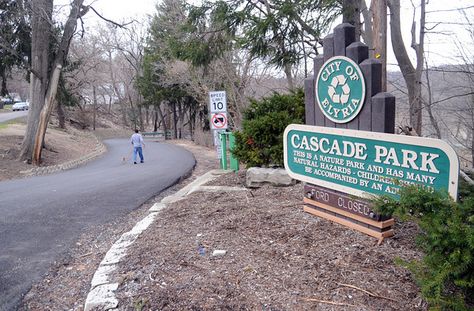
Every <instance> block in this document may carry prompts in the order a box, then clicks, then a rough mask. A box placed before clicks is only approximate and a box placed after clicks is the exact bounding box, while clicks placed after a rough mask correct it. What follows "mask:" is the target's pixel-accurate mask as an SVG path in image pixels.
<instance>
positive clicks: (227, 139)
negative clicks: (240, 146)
mask: <svg viewBox="0 0 474 311" xmlns="http://www.w3.org/2000/svg"><path fill="white" fill-rule="evenodd" d="M219 136H220V140H221V147H222V150H221V152H222V154H221V169H223V170H227V164H228V161H227V153H229V155H230V156H229V162H230V169H231V170H232V171H234V172H237V171H238V170H239V160H237V158H236V157H235V156H234V155H233V154H232V153H231V152H230V149H233V148H234V146H235V136H234V133H232V132H223V133H219ZM227 147H228V148H227ZM228 149H229V150H228Z"/></svg>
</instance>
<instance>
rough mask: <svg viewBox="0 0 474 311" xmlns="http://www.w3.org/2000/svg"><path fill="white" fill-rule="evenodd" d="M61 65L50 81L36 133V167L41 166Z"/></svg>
mask: <svg viewBox="0 0 474 311" xmlns="http://www.w3.org/2000/svg"><path fill="white" fill-rule="evenodd" d="M61 68H62V67H61V65H57V66H56V68H54V71H53V75H52V77H51V80H50V84H49V85H50V87H49V88H48V91H47V94H46V98H45V104H44V106H43V109H41V113H40V116H39V122H38V130H37V131H36V136H35V144H34V147H33V158H32V163H33V164H35V165H40V164H41V152H42V150H43V145H44V136H45V135H46V129H47V128H48V122H49V116H50V115H51V111H52V110H53V107H54V103H55V101H56V93H57V91H58V82H59V75H60V74H61Z"/></svg>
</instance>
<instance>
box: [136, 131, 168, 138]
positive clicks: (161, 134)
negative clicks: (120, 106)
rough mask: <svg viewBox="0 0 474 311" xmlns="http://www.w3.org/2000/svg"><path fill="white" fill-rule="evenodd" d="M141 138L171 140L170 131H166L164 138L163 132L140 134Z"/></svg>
mask: <svg viewBox="0 0 474 311" xmlns="http://www.w3.org/2000/svg"><path fill="white" fill-rule="evenodd" d="M142 136H143V138H147V137H151V138H160V137H163V138H165V139H171V137H172V135H171V131H166V137H165V132H164V131H159V132H142Z"/></svg>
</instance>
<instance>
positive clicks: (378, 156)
mask: <svg viewBox="0 0 474 311" xmlns="http://www.w3.org/2000/svg"><path fill="white" fill-rule="evenodd" d="M283 139H284V161H285V168H286V170H287V172H288V174H289V175H290V177H292V178H294V179H297V180H301V181H305V182H308V183H311V184H314V185H318V186H322V187H326V188H330V189H334V190H338V191H341V192H344V193H349V194H352V195H355V196H359V197H368V196H371V195H384V194H387V195H391V196H393V197H395V198H397V197H398V191H399V190H400V187H401V186H404V185H419V186H421V187H426V188H428V189H433V190H446V191H448V192H449V194H450V195H451V196H452V197H453V198H454V199H455V198H456V197H457V184H458V174H459V160H458V158H457V156H456V153H455V152H454V150H453V149H452V148H451V147H450V146H449V145H448V144H447V143H445V142H444V141H442V140H437V139H430V138H423V137H413V136H402V135H394V134H385V133H377V132H365V131H355V130H348V129H340V128H327V127H319V126H308V125H296V124H291V125H289V126H288V127H287V128H286V130H285V134H284V138H283Z"/></svg>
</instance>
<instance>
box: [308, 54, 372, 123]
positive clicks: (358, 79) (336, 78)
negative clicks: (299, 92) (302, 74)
mask: <svg viewBox="0 0 474 311" xmlns="http://www.w3.org/2000/svg"><path fill="white" fill-rule="evenodd" d="M315 90H316V99H317V102H318V104H319V107H320V108H321V111H322V112H323V113H324V115H325V116H326V117H327V118H328V119H330V120H331V121H333V122H335V123H347V122H349V121H351V120H352V119H354V118H355V117H356V116H357V115H358V114H359V112H360V111H361V109H362V106H363V105H364V101H365V81H364V76H363V75H362V72H361V70H360V68H359V66H358V65H357V64H356V63H355V62H354V61H353V60H351V59H350V58H347V57H345V56H334V57H332V58H330V59H328V60H327V61H326V62H325V63H324V65H323V66H322V67H321V70H320V71H319V73H318V77H317V79H316V87H315Z"/></svg>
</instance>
